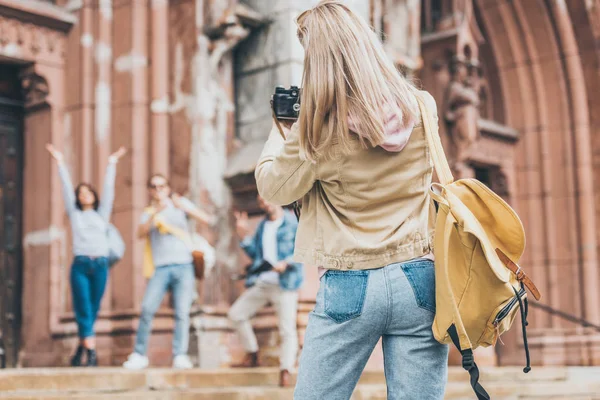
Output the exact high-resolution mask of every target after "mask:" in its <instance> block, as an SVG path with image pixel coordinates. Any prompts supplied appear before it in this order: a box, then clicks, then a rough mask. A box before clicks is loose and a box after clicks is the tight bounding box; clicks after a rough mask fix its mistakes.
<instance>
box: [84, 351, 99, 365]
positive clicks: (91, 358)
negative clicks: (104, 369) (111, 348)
mask: <svg viewBox="0 0 600 400" xmlns="http://www.w3.org/2000/svg"><path fill="white" fill-rule="evenodd" d="M86 365H87V366H88V367H97V366H98V357H97V356H96V350H93V349H88V350H87V364H86Z"/></svg>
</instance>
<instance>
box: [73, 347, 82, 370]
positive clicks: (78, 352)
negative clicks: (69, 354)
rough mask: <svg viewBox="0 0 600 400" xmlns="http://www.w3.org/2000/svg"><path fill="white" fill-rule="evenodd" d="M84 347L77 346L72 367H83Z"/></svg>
mask: <svg viewBox="0 0 600 400" xmlns="http://www.w3.org/2000/svg"><path fill="white" fill-rule="evenodd" d="M83 350H84V348H83V346H81V345H79V346H77V350H76V351H75V355H74V356H73V358H71V367H81V358H82V357H83Z"/></svg>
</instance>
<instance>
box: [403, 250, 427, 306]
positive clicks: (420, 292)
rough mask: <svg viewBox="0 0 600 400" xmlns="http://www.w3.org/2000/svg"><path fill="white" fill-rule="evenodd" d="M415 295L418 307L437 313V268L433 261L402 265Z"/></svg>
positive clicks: (419, 261)
mask: <svg viewBox="0 0 600 400" xmlns="http://www.w3.org/2000/svg"><path fill="white" fill-rule="evenodd" d="M401 267H402V270H403V271H404V275H406V278H407V279H408V282H409V283H410V286H411V287H412V289H413V292H414V293H415V299H416V300H417V305H418V306H419V307H421V308H424V309H425V310H428V311H431V312H432V313H435V266H434V263H433V261H431V260H418V261H412V262H410V261H409V262H407V263H404V264H402V265H401Z"/></svg>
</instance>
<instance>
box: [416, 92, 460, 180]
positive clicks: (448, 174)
mask: <svg viewBox="0 0 600 400" xmlns="http://www.w3.org/2000/svg"><path fill="white" fill-rule="evenodd" d="M415 97H416V98H417V102H418V103H419V110H420V111H421V119H422V120H423V129H424V130H425V137H426V138H427V144H428V145H429V149H430V151H431V157H432V158H433V166H434V167H435V172H436V173H437V176H438V179H439V180H440V183H441V184H442V185H447V184H449V183H452V182H454V177H453V176H452V171H451V170H450V166H449V165H448V160H447V159H446V154H445V153H444V147H443V146H442V141H441V139H440V135H439V131H438V129H439V127H438V126H437V124H435V126H433V125H434V124H433V121H432V118H431V113H430V112H429V109H428V108H427V106H426V105H425V103H424V101H423V99H422V98H421V95H420V94H418V93H415Z"/></svg>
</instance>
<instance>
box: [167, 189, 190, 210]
mask: <svg viewBox="0 0 600 400" xmlns="http://www.w3.org/2000/svg"><path fill="white" fill-rule="evenodd" d="M171 200H172V201H173V205H174V206H175V207H177V208H179V209H180V210H182V211H185V212H188V211H189V208H188V207H186V206H185V204H183V201H181V196H180V195H178V194H177V193H173V194H171Z"/></svg>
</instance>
